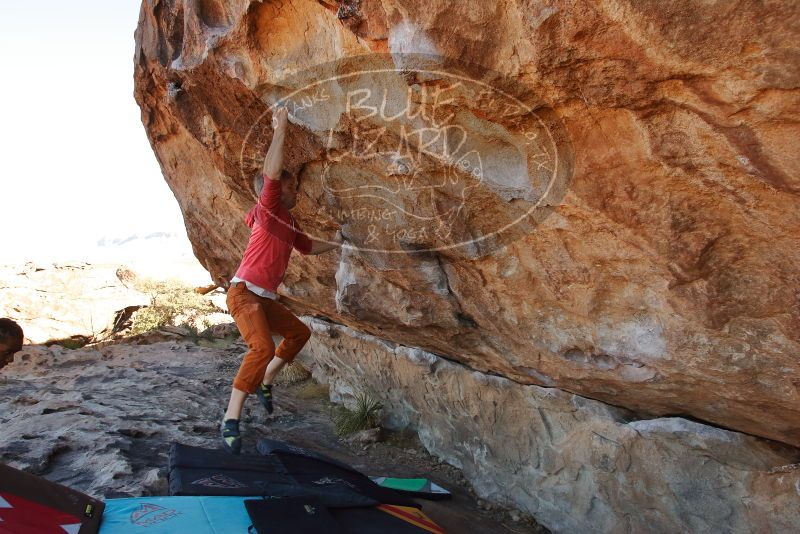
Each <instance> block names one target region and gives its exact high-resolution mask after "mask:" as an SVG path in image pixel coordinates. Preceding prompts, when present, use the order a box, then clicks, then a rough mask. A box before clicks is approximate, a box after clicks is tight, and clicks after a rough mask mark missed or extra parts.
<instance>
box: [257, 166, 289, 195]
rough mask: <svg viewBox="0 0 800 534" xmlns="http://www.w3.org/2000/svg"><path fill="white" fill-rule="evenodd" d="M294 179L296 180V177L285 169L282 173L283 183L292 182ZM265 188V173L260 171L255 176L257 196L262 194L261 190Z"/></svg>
mask: <svg viewBox="0 0 800 534" xmlns="http://www.w3.org/2000/svg"><path fill="white" fill-rule="evenodd" d="M292 179H294V175H293V174H292V173H290V172H289V171H287V170H286V169H283V170H282V171H281V181H283V180H292ZM263 188H264V173H263V172H261V171H258V172H257V173H256V174H255V175H254V176H253V191H254V192H255V194H256V196H258V195H260V194H261V190H262V189H263Z"/></svg>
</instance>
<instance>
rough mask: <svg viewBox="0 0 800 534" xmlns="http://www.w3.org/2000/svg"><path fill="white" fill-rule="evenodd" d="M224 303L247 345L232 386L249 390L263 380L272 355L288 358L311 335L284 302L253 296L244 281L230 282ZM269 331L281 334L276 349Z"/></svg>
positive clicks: (290, 358) (292, 356) (245, 390)
mask: <svg viewBox="0 0 800 534" xmlns="http://www.w3.org/2000/svg"><path fill="white" fill-rule="evenodd" d="M226 302H227V304H228V311H229V312H230V314H231V315H232V316H233V320H234V321H236V326H238V327H239V332H240V333H241V334H242V338H244V341H245V342H246V343H247V348H248V351H247V353H246V354H245V355H244V359H243V360H242V364H241V365H240V366H239V371H238V372H237V373H236V377H235V378H234V379H233V387H234V388H236V389H238V390H240V391H244V392H246V393H253V392H255V390H256V388H257V387H258V385H259V384H260V383H261V381H262V380H263V379H264V372H265V371H266V370H267V365H268V364H269V362H270V361H271V360H272V357H273V356H277V357H278V358H280V359H282V360H285V361H286V362H290V361H292V360H293V359H294V357H295V356H297V353H298V352H300V349H302V348H303V345H305V344H306V341H308V338H309V337H311V330H309V328H308V327H307V326H306V325H305V324H303V322H302V321H301V320H300V319H298V318H297V317H296V316H295V315H294V314H293V313H292V312H290V311H289V310H288V309H286V307H285V306H284V305H282V304H281V303H279V302H278V301H275V300H272V299H269V298H266V297H261V296H259V295H256V294H255V293H253V292H252V291H250V290H249V289H247V286H245V284H244V282H239V283H236V284H232V285H231V287H230V288H229V289H228V296H227V299H226ZM273 333H275V334H278V335H281V336H283V341H281V343H280V345H278V348H277V349H276V348H275V343H274V342H273V341H272V334H273Z"/></svg>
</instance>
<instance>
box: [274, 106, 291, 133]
mask: <svg viewBox="0 0 800 534" xmlns="http://www.w3.org/2000/svg"><path fill="white" fill-rule="evenodd" d="M288 120H289V110H287V109H286V106H281V107H279V108H277V109H276V110H275V111H274V113H273V114H272V128H273V129H274V130H281V131H283V130H286V124H287V122H288Z"/></svg>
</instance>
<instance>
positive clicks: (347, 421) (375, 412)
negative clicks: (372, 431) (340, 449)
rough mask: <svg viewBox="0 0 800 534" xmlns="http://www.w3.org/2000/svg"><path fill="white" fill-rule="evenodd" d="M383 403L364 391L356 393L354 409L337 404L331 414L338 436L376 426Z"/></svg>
mask: <svg viewBox="0 0 800 534" xmlns="http://www.w3.org/2000/svg"><path fill="white" fill-rule="evenodd" d="M382 409H383V405H382V404H381V403H380V402H379V401H378V400H376V399H375V398H374V397H372V396H371V395H370V394H368V393H366V392H361V393H358V394H357V395H356V408H355V410H352V411H351V410H348V409H347V408H345V407H343V406H339V407H338V409H337V411H336V413H335V414H334V416H333V425H334V429H335V430H336V433H337V434H338V435H339V436H346V435H348V434H352V433H353V432H358V431H359V430H367V429H369V428H375V427H376V426H378V423H380V420H381V417H380V415H381V410H382Z"/></svg>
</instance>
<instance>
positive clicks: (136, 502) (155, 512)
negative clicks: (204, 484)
mask: <svg viewBox="0 0 800 534" xmlns="http://www.w3.org/2000/svg"><path fill="white" fill-rule="evenodd" d="M247 498H248V497H135V498H128V499H108V500H107V501H105V504H106V509H105V512H103V522H102V523H101V525H100V534H145V533H146V534H176V533H179V532H185V533H191V534H229V533H231V534H235V533H238V532H241V533H242V534H245V533H247V529H248V527H249V526H250V525H251V524H252V522H251V521H250V516H248V515H247V509H246V508H245V506H244V501H245V499H247ZM249 498H250V499H252V497H249Z"/></svg>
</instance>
